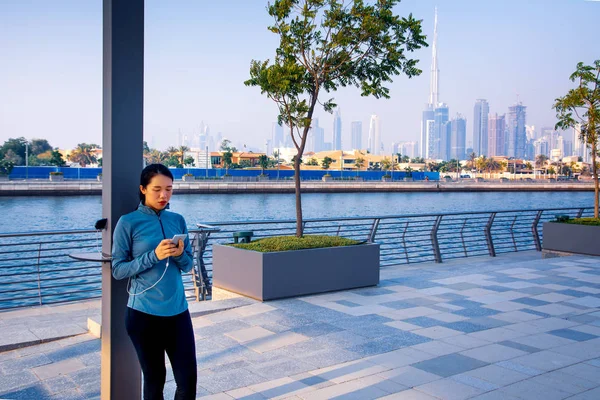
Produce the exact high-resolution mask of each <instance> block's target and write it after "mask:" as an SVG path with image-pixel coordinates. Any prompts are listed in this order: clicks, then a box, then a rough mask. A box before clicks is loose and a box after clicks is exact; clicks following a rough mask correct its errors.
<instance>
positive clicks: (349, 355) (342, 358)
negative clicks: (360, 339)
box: [296, 348, 362, 368]
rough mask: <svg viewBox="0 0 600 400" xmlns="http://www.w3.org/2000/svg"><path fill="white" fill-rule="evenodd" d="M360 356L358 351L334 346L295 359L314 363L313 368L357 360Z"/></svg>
mask: <svg viewBox="0 0 600 400" xmlns="http://www.w3.org/2000/svg"><path fill="white" fill-rule="evenodd" d="M361 357H362V356H361V355H360V354H358V353H353V352H351V351H348V350H343V349H339V348H334V349H325V350H320V351H317V352H314V353H310V354H304V355H301V356H297V357H296V359H297V360H300V361H303V362H305V363H308V364H311V365H314V366H315V368H323V367H329V366H331V365H335V364H340V363H343V362H348V361H353V360H357V359H359V358H361Z"/></svg>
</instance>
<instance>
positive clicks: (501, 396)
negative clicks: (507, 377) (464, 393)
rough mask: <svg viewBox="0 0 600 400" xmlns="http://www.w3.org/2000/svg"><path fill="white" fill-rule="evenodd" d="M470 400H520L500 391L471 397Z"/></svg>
mask: <svg viewBox="0 0 600 400" xmlns="http://www.w3.org/2000/svg"><path fill="white" fill-rule="evenodd" d="M471 400H522V399H520V398H519V397H515V396H511V395H510V394H508V393H505V392H502V391H500V390H494V391H492V392H487V393H484V394H481V395H479V396H475V397H471Z"/></svg>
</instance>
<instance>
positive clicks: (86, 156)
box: [69, 143, 98, 167]
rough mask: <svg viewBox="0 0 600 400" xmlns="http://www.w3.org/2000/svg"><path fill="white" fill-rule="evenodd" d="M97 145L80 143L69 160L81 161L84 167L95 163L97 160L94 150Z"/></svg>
mask: <svg viewBox="0 0 600 400" xmlns="http://www.w3.org/2000/svg"><path fill="white" fill-rule="evenodd" d="M97 147H98V146H97V145H95V144H88V143H79V144H78V145H77V147H75V149H74V150H73V151H72V152H71V154H70V155H69V161H71V162H76V163H79V165H81V166H82V167H85V166H86V165H89V164H94V163H95V162H96V161H97V160H96V156H95V155H94V153H93V152H92V150H93V149H95V148H97Z"/></svg>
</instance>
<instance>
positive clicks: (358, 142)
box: [350, 121, 362, 150]
mask: <svg viewBox="0 0 600 400" xmlns="http://www.w3.org/2000/svg"><path fill="white" fill-rule="evenodd" d="M350 126H351V127H352V149H353V150H360V149H362V122H361V121H352V123H351V124H350Z"/></svg>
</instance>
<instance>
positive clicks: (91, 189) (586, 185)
mask: <svg viewBox="0 0 600 400" xmlns="http://www.w3.org/2000/svg"><path fill="white" fill-rule="evenodd" d="M173 189H174V190H175V191H176V192H177V193H183V194H207V193H209V194H236V193H246V194H247V193H294V182H293V181H285V182H281V181H279V182H276V181H275V182H215V181H208V182H182V181H175V182H174V187H173ZM517 191H518V192H523V191H526V192H550V191H552V192H556V191H559V192H588V191H590V192H593V191H594V184H593V182H548V183H545V182H544V183H538V182H506V183H502V182H497V181H496V182H494V181H489V182H466V181H460V182H432V181H430V182H423V181H421V182H402V181H398V182H379V181H363V182H352V181H334V182H321V181H303V182H302V192H303V193H375V192H517ZM101 193H102V182H97V181H91V180H90V181H65V182H49V181H42V180H39V181H4V182H2V181H0V197H1V196H82V195H100V194H101Z"/></svg>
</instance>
